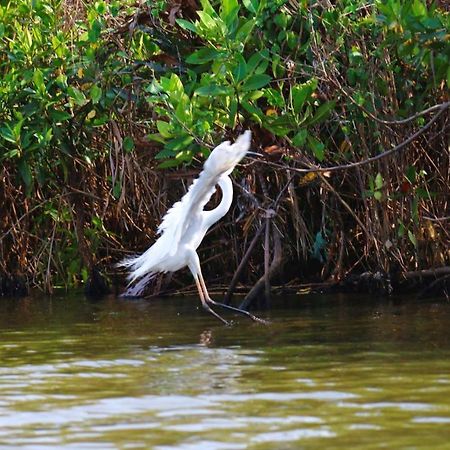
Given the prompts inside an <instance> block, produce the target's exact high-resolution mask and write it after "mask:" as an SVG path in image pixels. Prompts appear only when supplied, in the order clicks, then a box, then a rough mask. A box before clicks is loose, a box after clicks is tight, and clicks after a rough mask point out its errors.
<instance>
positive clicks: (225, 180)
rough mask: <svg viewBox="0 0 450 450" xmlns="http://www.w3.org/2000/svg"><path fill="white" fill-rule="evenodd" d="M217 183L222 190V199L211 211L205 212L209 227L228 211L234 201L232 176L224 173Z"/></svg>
mask: <svg viewBox="0 0 450 450" xmlns="http://www.w3.org/2000/svg"><path fill="white" fill-rule="evenodd" d="M217 184H218V185H219V186H220V189H221V190H222V199H221V200H220V203H219V205H218V206H217V207H216V208H214V209H213V210H211V211H205V212H204V213H205V217H206V220H207V223H208V228H209V227H210V226H211V225H213V224H215V223H216V222H217V221H218V220H220V219H221V218H222V217H223V216H224V215H225V214H226V213H227V212H228V210H229V209H230V206H231V203H232V202H233V184H232V183H231V179H230V177H228V176H227V175H222V176H221V177H220V178H219V180H218V182H217Z"/></svg>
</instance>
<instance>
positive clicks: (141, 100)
mask: <svg viewBox="0 0 450 450" xmlns="http://www.w3.org/2000/svg"><path fill="white" fill-rule="evenodd" d="M335 3H336V4H335V5H332V4H331V3H329V2H319V3H314V4H311V5H310V4H309V3H308V2H305V1H299V2H297V1H294V0H291V1H286V0H276V1H267V0H245V1H243V2H238V1H237V0H220V1H211V2H210V1H208V0H201V1H200V4H197V2H196V1H194V0H191V1H187V2H177V1H156V2H155V1H147V2H141V4H140V5H139V6H137V5H136V4H135V2H131V1H121V2H119V1H97V2H92V3H87V4H84V3H82V2H76V1H71V0H65V1H64V0H15V1H5V2H2V3H1V4H0V149H1V150H0V159H1V163H2V168H1V172H0V177H1V184H0V202H1V204H2V222H1V225H0V239H1V241H0V251H1V254H2V258H1V269H2V271H3V272H4V273H10V274H23V275H26V277H27V278H28V279H29V281H30V282H31V284H33V285H37V286H41V287H44V288H46V289H47V290H51V289H52V287H53V286H54V285H57V284H64V285H65V286H73V285H76V284H77V283H78V282H79V281H80V279H84V281H86V280H87V278H88V277H89V274H90V273H91V274H92V273H93V271H94V270H95V268H96V267H98V266H100V267H102V268H103V269H104V268H107V267H111V265H112V263H113V262H114V261H116V260H117V259H119V258H120V257H121V256H122V255H123V250H122V249H123V248H129V249H132V250H137V251H138V250H141V249H142V248H143V247H145V246H146V245H148V242H149V237H150V239H151V237H152V236H153V230H154V229H155V225H156V224H157V223H158V221H159V218H160V216H161V214H162V213H163V212H164V210H165V208H166V207H167V206H168V205H169V204H170V203H171V202H172V201H173V200H174V199H175V198H177V197H178V196H179V195H180V194H181V193H182V190H181V189H180V187H179V186H178V185H177V184H176V183H171V184H170V186H168V183H169V182H170V180H171V179H172V178H173V177H171V174H172V173H173V174H174V175H175V176H179V174H180V170H182V171H183V172H181V173H182V174H184V175H187V176H192V175H193V173H194V172H192V171H190V172H189V170H190V169H188V168H189V167H190V166H193V167H195V168H197V167H198V166H199V163H200V162H201V160H202V158H203V157H205V156H207V154H208V152H209V151H210V149H211V147H212V146H213V145H214V143H217V142H219V141H222V140H223V139H225V138H228V137H233V136H235V135H236V134H237V133H238V132H239V131H241V130H242V129H247V128H251V129H252V130H253V134H254V142H255V150H256V149H259V150H260V151H261V153H263V154H264V155H265V158H263V159H260V160H257V161H254V162H253V163H251V164H248V165H247V166H245V167H243V168H242V169H240V170H241V173H240V174H239V176H238V177H237V179H238V180H241V181H240V185H241V191H238V197H239V199H238V202H237V207H236V208H235V209H234V211H233V213H232V214H233V215H232V216H231V217H233V218H234V219H239V220H238V221H237V222H236V220H232V221H230V223H228V224H226V225H225V226H222V227H221V228H220V231H219V232H217V233H216V234H215V235H216V236H219V235H220V234H222V235H224V236H230V239H231V236H232V242H233V245H232V246H228V247H227V248H223V247H220V250H217V249H216V252H217V251H220V252H221V254H222V255H223V257H222V258H220V260H218V259H217V258H216V257H215V256H214V251H215V247H216V244H214V243H217V242H218V240H217V239H214V236H211V240H210V244H211V245H209V248H208V246H207V248H206V250H205V252H204V256H205V257H208V256H209V259H210V262H209V265H208V269H209V270H205V272H206V273H208V272H209V273H214V272H221V273H223V277H222V278H221V279H218V281H227V280H228V281H229V276H231V275H232V273H233V271H234V269H235V268H236V267H237V265H238V264H239V261H240V258H241V257H242V255H243V253H244V251H245V247H246V245H247V239H251V238H252V235H253V234H254V233H255V232H256V231H257V230H259V229H260V228H261V224H264V223H266V221H267V220H268V219H267V218H268V217H269V216H270V214H269V215H268V214H267V212H266V211H267V210H268V209H274V210H275V212H276V216H275V217H274V218H272V219H270V220H271V221H272V222H273V223H274V225H275V226H274V227H272V232H271V234H270V236H269V233H267V237H266V252H265V253H266V254H265V257H264V256H263V251H262V250H259V251H255V254H254V255H253V256H252V258H251V263H250V264H249V265H248V271H247V273H246V274H243V277H244V279H247V280H248V281H255V280H256V279H257V278H258V277H259V276H261V275H262V274H263V272H264V268H263V267H264V264H263V263H264V259H266V260H267V258H268V257H269V256H270V252H269V249H268V246H269V245H270V246H272V245H271V244H270V243H271V242H272V243H273V247H277V246H276V245H275V244H276V241H277V236H278V233H281V234H282V235H283V237H282V247H283V248H282V255H283V256H282V257H281V258H278V259H279V260H280V261H284V262H287V261H294V262H295V264H290V265H289V267H288V269H287V270H285V271H284V272H283V273H282V275H281V277H282V278H284V279H285V280H286V279H288V278H289V279H295V278H300V279H301V280H303V281H304V280H305V278H309V279H313V278H314V279H317V280H319V279H322V280H330V279H331V280H340V279H342V278H343V277H344V276H345V275H347V274H348V273H350V272H352V271H356V272H363V271H368V270H370V271H382V272H384V273H392V272H406V271H412V270H417V269H422V268H430V267H436V266H443V265H446V264H448V260H449V253H448V248H449V247H448V244H449V234H448V228H447V227H446V225H447V224H448V217H446V214H445V213H444V211H446V210H448V185H449V182H450V180H449V154H448V126H449V115H448V103H446V102H448V89H449V86H450V64H449V58H450V56H449V55H450V42H449V28H450V27H449V24H450V17H449V14H448V13H447V12H445V11H444V9H443V7H441V8H439V6H436V5H435V4H431V5H430V4H427V3H426V2H425V1H424V0H377V1H375V2H364V1H361V0H341V1H338V2H335ZM440 104H442V105H444V106H441V107H439V106H438V107H436V108H434V109H432V110H430V111H429V112H425V113H424V114H422V113H421V112H422V111H425V110H427V108H430V107H433V106H435V105H440ZM445 105H446V106H445ZM436 116H439V117H438V118H437V119H435V122H434V123H432V124H431V125H430V124H429V122H430V120H433V119H432V118H433V117H434V118H436ZM427 124H428V125H427ZM421 127H425V130H424V132H423V133H422V134H421V135H420V136H418V137H417V139H414V140H413V141H412V142H410V143H408V144H407V145H405V146H404V147H402V148H400V149H399V151H398V152H394V153H393V154H392V155H389V156H386V157H382V158H380V159H378V160H376V161H375V162H373V163H371V164H365V165H360V166H357V167H355V168H349V169H346V170H342V171H339V170H336V171H330V172H329V173H327V172H319V171H317V170H313V169H314V168H316V166H317V165H320V166H322V167H328V166H339V165H344V164H347V163H349V162H357V161H363V160H365V159H367V158H369V157H374V156H376V155H380V154H381V153H382V152H384V151H386V150H388V149H390V148H391V147H393V146H394V145H396V144H400V143H401V142H403V141H405V140H407V139H408V138H409V137H410V136H411V135H413V134H414V133H415V132H417V131H418V130H420V128H421ZM171 167H175V168H174V169H170V168H171ZM296 168H297V169H299V168H303V169H305V168H306V169H311V170H310V171H309V172H304V173H301V172H295V171H294V170H295V169H296ZM243 175H244V176H243ZM280 192H281V193H282V197H280V198H278V199H277V197H278V195H279V193H280ZM275 199H277V200H275ZM273 253H274V255H273V259H274V260H275V259H277V258H275V256H276V255H275V253H277V251H276V248H275V250H274V252H273ZM266 270H267V264H266ZM278 272H279V271H278Z"/></svg>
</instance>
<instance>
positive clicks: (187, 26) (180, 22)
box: [176, 19, 197, 33]
mask: <svg viewBox="0 0 450 450" xmlns="http://www.w3.org/2000/svg"><path fill="white" fill-rule="evenodd" d="M176 22H177V24H178V25H180V27H181V28H183V29H185V30H189V31H192V32H193V33H197V27H196V26H195V24H193V23H192V22H189V21H187V20H184V19H176Z"/></svg>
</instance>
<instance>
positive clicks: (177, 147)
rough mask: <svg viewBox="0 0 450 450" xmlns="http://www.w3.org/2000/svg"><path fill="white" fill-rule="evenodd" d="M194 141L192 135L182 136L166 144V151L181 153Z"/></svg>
mask: <svg viewBox="0 0 450 450" xmlns="http://www.w3.org/2000/svg"><path fill="white" fill-rule="evenodd" d="M193 140H194V137H193V136H191V135H184V136H180V137H178V138H176V139H172V140H171V141H170V142H168V143H167V144H166V147H165V148H166V149H168V150H172V151H177V152H178V151H181V150H185V149H186V147H187V146H188V145H189V144H190V143H191V142H192V141H193Z"/></svg>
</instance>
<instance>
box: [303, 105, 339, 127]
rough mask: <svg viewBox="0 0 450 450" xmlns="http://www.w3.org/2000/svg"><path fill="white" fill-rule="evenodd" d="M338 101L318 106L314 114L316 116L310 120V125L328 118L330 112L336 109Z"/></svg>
mask: <svg viewBox="0 0 450 450" xmlns="http://www.w3.org/2000/svg"><path fill="white" fill-rule="evenodd" d="M335 104H336V102H334V101H332V102H326V103H324V104H323V105H320V106H319V107H318V108H317V111H316V113H315V114H314V117H313V118H312V119H311V120H310V121H309V122H308V125H314V124H316V123H318V122H322V121H323V120H324V119H326V118H327V117H328V116H329V114H330V112H331V111H332V110H333V109H334V106H335Z"/></svg>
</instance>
